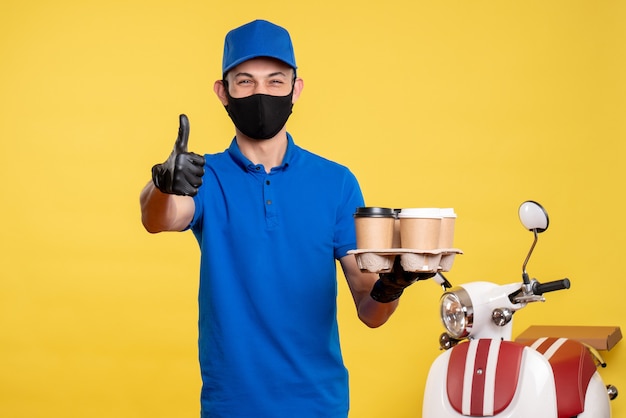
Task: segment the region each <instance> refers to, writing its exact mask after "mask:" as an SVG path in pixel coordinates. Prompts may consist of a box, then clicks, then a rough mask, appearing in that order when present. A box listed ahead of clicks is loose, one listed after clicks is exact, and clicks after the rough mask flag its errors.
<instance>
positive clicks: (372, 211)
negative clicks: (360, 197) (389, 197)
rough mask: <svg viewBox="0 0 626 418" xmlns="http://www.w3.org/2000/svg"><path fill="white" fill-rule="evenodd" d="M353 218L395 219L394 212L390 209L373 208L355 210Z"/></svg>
mask: <svg viewBox="0 0 626 418" xmlns="http://www.w3.org/2000/svg"><path fill="white" fill-rule="evenodd" d="M354 217H355V218H359V217H369V218H395V217H396V212H395V211H394V210H393V209H390V208H380V207H374V206H366V207H360V208H356V212H355V213H354Z"/></svg>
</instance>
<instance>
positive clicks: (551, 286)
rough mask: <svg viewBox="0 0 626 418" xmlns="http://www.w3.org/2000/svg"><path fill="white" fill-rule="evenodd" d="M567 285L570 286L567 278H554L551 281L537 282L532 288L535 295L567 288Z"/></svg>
mask: <svg viewBox="0 0 626 418" xmlns="http://www.w3.org/2000/svg"><path fill="white" fill-rule="evenodd" d="M569 287H570V282H569V279H567V278H565V279H562V280H555V281H553V282H548V283H539V282H537V283H536V284H535V287H534V289H533V290H534V292H533V293H534V294H535V295H543V294H544V293H547V292H554V291H555V290H563V289H569Z"/></svg>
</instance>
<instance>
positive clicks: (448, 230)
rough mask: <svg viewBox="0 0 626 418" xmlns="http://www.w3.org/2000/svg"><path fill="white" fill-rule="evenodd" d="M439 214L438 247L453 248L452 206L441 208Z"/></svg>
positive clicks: (453, 221)
mask: <svg viewBox="0 0 626 418" xmlns="http://www.w3.org/2000/svg"><path fill="white" fill-rule="evenodd" d="M440 214H441V229H440V231H439V248H453V244H454V224H455V222H456V213H454V209H453V208H443V209H441V210H440Z"/></svg>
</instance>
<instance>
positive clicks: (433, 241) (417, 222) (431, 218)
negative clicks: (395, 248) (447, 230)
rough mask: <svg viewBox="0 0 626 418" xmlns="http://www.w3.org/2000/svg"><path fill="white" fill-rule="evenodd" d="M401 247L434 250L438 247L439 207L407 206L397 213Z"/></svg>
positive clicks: (440, 218)
mask: <svg viewBox="0 0 626 418" xmlns="http://www.w3.org/2000/svg"><path fill="white" fill-rule="evenodd" d="M398 218H399V219H400V239H401V242H402V248H410V249H415V250H435V249H437V248H439V234H440V229H441V220H442V217H441V212H440V210H439V208H408V209H402V210H401V211H400V213H399V214H398Z"/></svg>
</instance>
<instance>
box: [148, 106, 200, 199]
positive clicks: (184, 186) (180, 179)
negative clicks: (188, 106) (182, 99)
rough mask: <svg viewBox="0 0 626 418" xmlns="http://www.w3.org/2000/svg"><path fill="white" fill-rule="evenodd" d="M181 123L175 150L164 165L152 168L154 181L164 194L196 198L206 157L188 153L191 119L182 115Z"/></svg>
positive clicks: (180, 117)
mask: <svg viewBox="0 0 626 418" xmlns="http://www.w3.org/2000/svg"><path fill="white" fill-rule="evenodd" d="M179 122H180V125H179V128H178V138H176V143H175V144H174V149H173V150H172V153H171V154H170V156H169V158H168V159H167V160H166V161H165V162H164V163H163V164H157V165H155V166H154V167H152V181H153V182H154V185H155V186H156V187H157V189H159V190H160V191H162V192H163V193H167V194H177V195H181V196H195V195H196V193H198V188H199V187H200V186H201V185H202V176H203V175H204V157H203V156H201V155H198V154H194V153H193V152H187V142H188V141H189V119H187V116H186V115H180V116H179Z"/></svg>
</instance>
